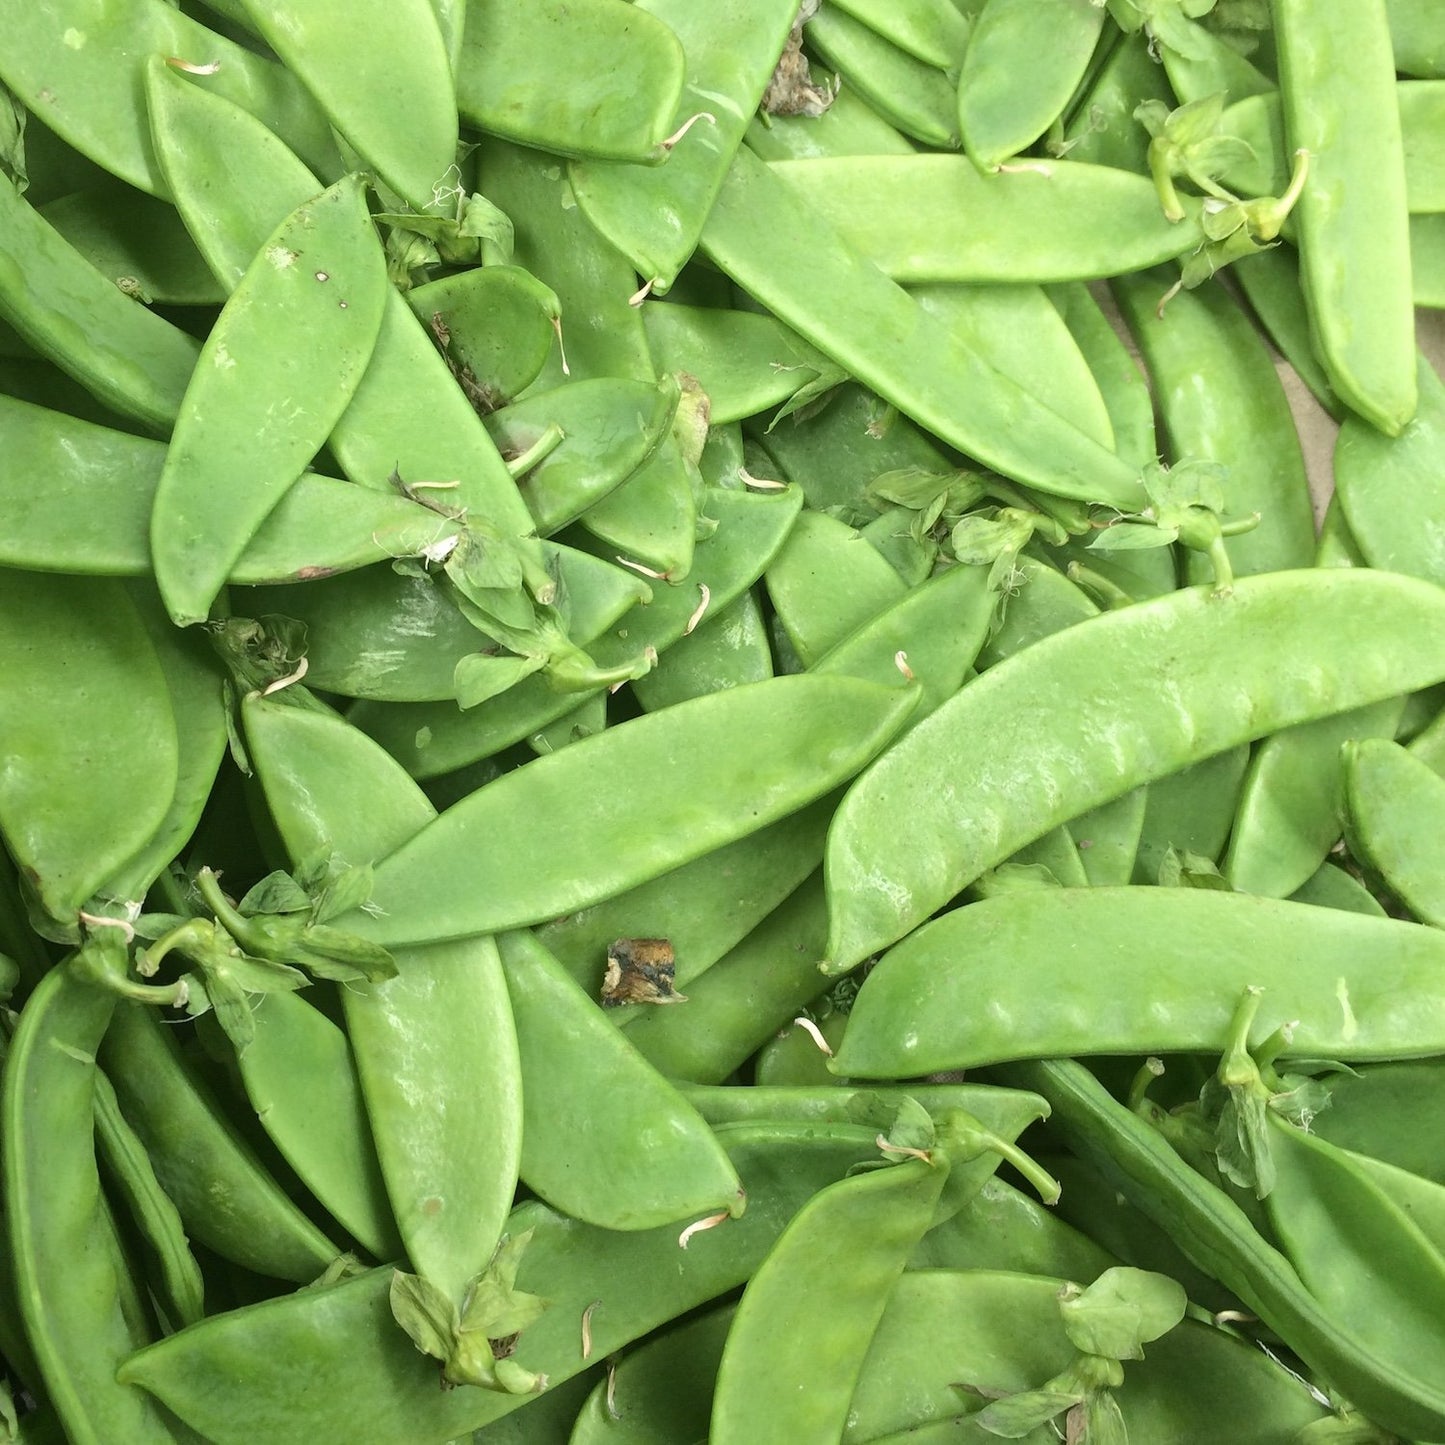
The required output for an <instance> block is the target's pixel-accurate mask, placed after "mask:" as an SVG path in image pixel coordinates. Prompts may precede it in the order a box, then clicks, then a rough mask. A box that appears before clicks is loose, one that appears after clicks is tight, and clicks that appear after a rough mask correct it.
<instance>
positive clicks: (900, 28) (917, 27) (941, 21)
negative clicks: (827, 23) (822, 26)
mask: <svg viewBox="0 0 1445 1445" xmlns="http://www.w3.org/2000/svg"><path fill="white" fill-rule="evenodd" d="M837 5H838V9H840V10H846V11H847V12H848V14H849V15H851V16H852V17H853V18H854V19H855V20H860V21H862V23H863V24H864V25H866V26H867V27H868V28H869V29H870V30H876V31H877V32H878V33H879V34H880V35H882V36H884V37H885V38H886V39H888V40H890V41H892V43H893V44H894V45H896V46H898V48H899V49H900V50H906V51H907V52H908V53H909V54H910V55H915V56H917V57H918V59H919V60H921V61H923V62H924V64H926V65H933V66H936V67H937V68H938V69H939V70H956V69H958V66H959V63H960V62H961V61H962V59H963V51H964V47H965V46H966V45H967V44H968V29H969V27H968V20H967V17H966V16H965V15H964V14H963V13H962V12H961V11H960V10H958V9H957V8H956V7H955V6H954V5H952V4H950V3H949V0H903V3H899V0H837Z"/></svg>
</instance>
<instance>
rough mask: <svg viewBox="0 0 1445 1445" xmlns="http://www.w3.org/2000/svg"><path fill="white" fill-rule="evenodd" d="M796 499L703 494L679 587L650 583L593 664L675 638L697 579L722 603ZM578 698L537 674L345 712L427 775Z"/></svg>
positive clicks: (487, 752) (779, 539)
mask: <svg viewBox="0 0 1445 1445" xmlns="http://www.w3.org/2000/svg"><path fill="white" fill-rule="evenodd" d="M802 501H803V499H802V496H801V495H800V493H799V492H798V491H797V489H790V490H789V491H788V492H785V493H783V494H781V495H777V496H764V495H758V496H754V495H749V494H746V493H742V492H725V491H710V492H709V493H708V494H707V495H706V497H705V498H704V506H705V507H706V509H707V512H708V515H709V516H712V517H714V518H716V519H717V521H718V528H717V531H716V533H715V534H714V535H713V536H712V537H711V538H710V539H708V540H706V541H703V542H700V543H699V544H698V548H697V556H696V562H695V565H694V567H693V569H692V571H691V572H690V574H689V578H688V585H686V586H682V587H669V586H667V585H665V584H664V585H660V586H658V587H656V588H654V590H653V600H652V602H651V603H650V604H649V605H648V606H647V607H646V608H645V609H639V610H638V611H637V612H636V613H634V614H630V615H629V616H628V617H627V618H626V620H625V621H624V622H623V623H622V624H621V625H620V626H618V627H616V628H614V629H612V630H611V631H610V632H608V633H607V634H605V635H604V636H603V637H601V638H598V639H596V640H595V641H594V642H592V643H590V644H589V646H588V649H587V650H588V653H589V655H590V656H591V657H592V659H593V660H594V661H595V662H596V663H597V664H598V666H599V667H609V666H613V665H616V664H620V663H622V662H624V661H625V660H627V659H629V658H635V657H637V656H639V655H640V654H641V652H642V649H643V648H644V647H646V646H649V645H651V646H652V647H655V648H656V649H657V650H658V651H659V652H661V651H662V650H663V649H664V648H666V647H668V646H669V645H671V644H672V643H674V642H676V641H677V640H678V638H680V637H681V636H682V635H683V632H684V630H685V629H686V627H687V623H688V619H689V618H690V617H691V615H692V613H693V612H694V611H695V610H696V608H697V602H698V595H699V594H698V593H697V591H696V590H695V587H696V585H700V584H703V583H705V584H706V585H707V586H708V588H709V590H710V591H711V593H712V602H711V605H712V606H713V607H716V608H718V609H721V608H724V607H726V606H727V605H728V603H729V602H731V601H732V600H733V599H734V598H736V597H738V596H740V595H741V594H742V593H743V592H744V591H745V590H746V589H747V588H748V587H750V586H751V585H752V584H753V583H754V582H755V581H756V580H757V578H758V576H759V575H760V573H761V572H762V570H763V568H765V567H766V566H767V565H768V563H769V562H770V561H771V560H772V558H773V556H774V555H775V554H776V553H777V550H778V548H779V547H780V546H781V545H782V543H783V539H784V538H785V537H786V536H787V533H788V530H789V528H790V527H791V526H792V525H793V521H794V519H795V518H796V517H797V515H798V512H799V510H800V508H801V506H802ZM597 550H599V551H601V550H602V549H601V548H600V547H599V548H598V549H597ZM607 555H609V556H610V555H611V554H610V553H608V554H607ZM582 701H583V698H582V697H581V696H579V695H578V694H576V693H562V692H558V691H557V689H555V688H554V687H552V686H551V685H550V683H548V682H547V680H546V679H545V678H539V677H530V678H526V679H524V680H523V681H522V682H519V683H518V684H517V685H516V686H515V687H512V688H509V689H508V690H507V691H506V692H504V693H502V694H501V695H500V696H498V697H495V698H492V699H490V700H489V701H488V702H484V703H482V704H481V705H480V706H479V707H475V708H471V709H469V710H468V711H467V712H461V711H460V710H459V709H458V708H457V707H456V706H455V705H454V704H450V703H423V704H383V703H365V702H363V703H359V704H358V705H357V706H355V707H353V708H352V709H351V712H350V714H349V716H350V718H351V720H352V721H353V722H354V723H355V724H356V725H357V726H358V727H360V728H361V729H363V731H365V732H367V733H369V734H371V736H372V737H374V738H376V739H377V741H378V742H380V743H381V744H382V745H383V746H384V747H385V748H386V749H387V751H388V752H390V753H391V754H392V756H393V757H395V758H396V759H397V760H398V761H399V762H400V763H401V764H402V766H403V767H405V768H406V770H407V771H408V772H409V773H411V775H412V776H413V777H416V778H430V777H435V776H436V775H437V774H439V773H447V772H451V771H453V770H454V769H456V768H460V767H465V766H466V765H467V764H469V763H474V762H476V761H477V760H478V759H480V758H486V757H490V756H491V755H492V754H494V753H497V752H500V751H501V750H502V749H503V748H506V747H510V746H511V745H512V744H513V743H515V742H520V741H521V740H522V739H523V738H525V737H527V736H528V735H529V734H531V733H534V732H536V731H537V729H538V728H541V727H544V726H545V725H546V724H547V723H550V722H553V721H555V720H556V719H557V718H559V717H563V716H565V715H566V714H567V713H569V712H571V711H572V710H573V709H574V708H575V707H577V705H578V704H579V703H580V702H582Z"/></svg>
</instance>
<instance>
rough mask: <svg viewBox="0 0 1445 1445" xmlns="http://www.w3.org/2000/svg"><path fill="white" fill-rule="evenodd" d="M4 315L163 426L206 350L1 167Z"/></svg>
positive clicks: (99, 394)
mask: <svg viewBox="0 0 1445 1445" xmlns="http://www.w3.org/2000/svg"><path fill="white" fill-rule="evenodd" d="M0 238H3V239H0V316H3V317H4V318H5V320H7V321H8V322H9V323H10V324H11V325H12V326H14V327H15V329H16V330H17V331H18V332H19V333H20V335H21V336H23V337H24V338H25V340H26V341H28V342H29V343H30V344H31V345H32V346H33V347H35V349H36V350H37V351H38V352H40V354H41V355H43V356H47V357H49V358H50V359H51V360H52V361H54V362H55V363H56V365H57V366H59V367H60V368H61V369H62V370H63V371H65V372H67V373H69V374H70V375H71V376H73V377H74V378H75V380H76V381H78V382H79V383H80V384H81V385H82V386H84V387H85V388H86V389H87V390H88V391H90V392H91V393H93V394H94V395H95V397H96V398H97V399H98V400H100V401H102V402H104V403H105V405H106V406H108V407H110V408H111V409H112V410H114V411H116V412H119V413H121V414H122V415H125V416H130V417H134V418H136V420H138V421H140V422H141V423H143V424H144V425H145V426H146V427H147V428H149V429H150V430H152V431H154V432H157V433H161V434H164V433H165V432H167V431H169V430H170V428H171V424H172V422H173V421H174V420H175V417H176V412H177V410H178V408H179V407H180V405H181V399H182V397H183V396H184V394H185V391H186V388H187V385H188V383H189V381H190V377H191V372H192V370H193V368H194V367H195V365H196V360H197V357H198V356H199V355H200V350H201V348H200V346H199V344H198V343H197V342H196V340H195V338H194V337H192V336H189V335H188V334H187V333H186V332H184V331H182V330H180V328H179V327H176V326H173V325H171V323H170V322H169V321H166V320H164V319H163V318H162V317H160V316H158V315H156V314H155V313H154V312H152V311H148V310H147V309H146V308H145V307H144V306H142V305H141V304H140V302H139V301H137V300H136V299H134V298H133V297H131V296H127V295H126V294H125V293H124V292H123V291H121V290H120V289H119V288H118V287H117V286H115V285H114V283H113V282H111V281H110V280H109V279H108V278H107V277H106V276H105V275H104V274H103V273H102V272H101V271H98V270H97V269H96V268H95V267H94V266H93V265H92V264H91V263H90V262H89V261H88V260H86V258H85V257H84V256H82V255H81V254H80V252H78V251H77V250H76V249H75V248H74V247H73V246H72V245H71V244H70V242H69V241H67V240H66V239H65V238H64V237H63V236H62V235H61V234H60V233H59V232H58V231H56V230H55V229H54V228H53V227H52V226H51V225H50V224H49V223H48V222H47V221H46V220H45V218H44V217H43V216H42V215H41V214H40V213H39V212H38V211H37V210H35V208H34V207H33V206H31V205H30V204H29V203H28V202H27V201H26V200H25V199H24V198H23V197H22V196H21V194H20V192H19V191H18V190H17V189H16V188H15V186H14V184H13V183H12V182H11V181H10V180H9V178H8V177H5V176H0Z"/></svg>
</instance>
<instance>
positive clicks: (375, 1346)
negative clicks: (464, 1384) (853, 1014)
mask: <svg viewBox="0 0 1445 1445" xmlns="http://www.w3.org/2000/svg"><path fill="white" fill-rule="evenodd" d="M873 1134H874V1131H872V1130H866V1129H859V1128H857V1127H856V1126H840V1125H835V1126H832V1127H829V1128H820V1127H816V1126H814V1127H811V1128H785V1127H779V1126H776V1125H772V1126H768V1125H762V1126H741V1127H737V1128H733V1129H728V1130H726V1131H724V1132H723V1133H721V1134H720V1137H721V1138H722V1139H723V1140H724V1142H725V1143H726V1145H727V1148H728V1153H729V1155H730V1157H731V1158H732V1161H733V1164H734V1167H735V1168H736V1169H737V1171H738V1174H739V1176H740V1177H741V1178H742V1179H743V1182H744V1184H745V1185H746V1187H747V1190H748V1210H747V1213H746V1214H744V1215H742V1216H741V1217H740V1218H738V1219H733V1220H729V1221H728V1222H727V1223H725V1224H723V1225H720V1226H719V1227H718V1228H716V1229H712V1230H708V1231H706V1232H705V1233H703V1234H701V1235H698V1236H695V1237H692V1238H690V1239H689V1241H688V1244H687V1247H686V1248H685V1249H681V1248H679V1246H678V1231H677V1228H676V1226H675V1225H669V1226H667V1227H665V1228H661V1229H655V1230H642V1231H622V1230H604V1229H598V1228H597V1227H596V1226H595V1225H584V1224H579V1223H577V1222H576V1221H574V1220H570V1219H567V1218H565V1216H562V1215H559V1214H555V1213H553V1212H552V1211H551V1210H550V1209H547V1208H546V1207H545V1206H543V1205H539V1204H536V1203H531V1204H524V1205H521V1206H520V1207H518V1208H517V1209H515V1210H514V1211H513V1212H512V1216H511V1219H510V1221H509V1229H508V1232H509V1234H510V1235H511V1236H512V1237H513V1238H515V1237H516V1236H518V1235H520V1234H521V1233H523V1232H524V1231H526V1230H531V1231H532V1233H531V1238H530V1240H529V1242H528V1244H527V1248H526V1251H525V1253H524V1254H523V1256H522V1262H521V1268H520V1270H519V1271H518V1275H517V1283H518V1286H519V1287H520V1288H522V1289H524V1290H527V1291H528V1292H530V1293H534V1294H539V1295H541V1296H542V1297H543V1298H545V1299H546V1300H547V1301H548V1308H547V1310H546V1311H545V1312H544V1313H543V1315H542V1316H541V1318H540V1319H539V1320H537V1321H536V1323H534V1324H532V1325H531V1326H529V1327H528V1329H527V1330H525V1331H524V1332H523V1334H522V1337H521V1339H520V1340H519V1341H518V1345H517V1355H516V1358H517V1359H519V1360H521V1361H523V1362H524V1363H525V1364H526V1365H527V1366H528V1368H531V1369H534V1370H540V1371H542V1372H544V1373H545V1374H546V1375H547V1377H548V1380H549V1382H550V1383H552V1384H553V1385H556V1384H559V1383H561V1382H562V1381H564V1380H567V1379H569V1378H570V1377H572V1376H573V1375H575V1374H577V1373H578V1372H579V1371H581V1370H583V1369H584V1368H586V1366H587V1364H588V1357H587V1356H584V1354H583V1336H582V1320H583V1317H584V1314H585V1315H586V1318H587V1322H588V1337H589V1338H590V1343H591V1356H590V1358H591V1359H592V1360H599V1359H603V1358H605V1357H606V1356H607V1355H609V1354H611V1353H612V1352H613V1351H615V1350H617V1349H619V1348H621V1347H622V1346H623V1345H625V1344H627V1343H628V1342H630V1341H631V1340H634V1339H637V1338H639V1337H641V1336H642V1335H644V1334H646V1333H648V1332H649V1331H650V1330H653V1329H656V1328H658V1327H659V1326H660V1325H663V1324H665V1323H667V1322H668V1321H669V1320H673V1319H676V1318H677V1317H678V1316H679V1315H681V1314H683V1313H685V1312H686V1311H688V1310H690V1309H694V1308H696V1307H697V1306H698V1305H700V1304H705V1303H706V1302H707V1301H709V1300H712V1299H716V1298H717V1297H718V1296H719V1295H721V1294H724V1293H726V1292H727V1291H729V1290H731V1289H735V1288H736V1287H737V1286H738V1285H740V1284H741V1283H742V1282H743V1281H744V1280H745V1279H747V1278H749V1277H750V1276H751V1275H752V1274H753V1273H754V1272H755V1271H756V1270H757V1268H758V1265H759V1264H760V1263H761V1261H762V1260H763V1258H764V1257H765V1256H766V1254H767V1252H768V1251H769V1249H770V1248H771V1247H772V1245H773V1243H774V1241H775V1240H776V1239H777V1238H778V1235H779V1234H780V1233H781V1231H782V1229H783V1227H784V1225H785V1224H786V1223H787V1221H788V1220H789V1219H791V1218H792V1217H793V1215H794V1214H796V1213H797V1211H798V1210H799V1209H800V1208H801V1207H802V1206H803V1205H804V1204H805V1203H806V1202H807V1200H809V1199H810V1198H811V1197H812V1196H813V1195H814V1194H815V1193H817V1191H818V1190H819V1189H821V1188H823V1187H825V1186H826V1185H828V1184H831V1183H832V1182H833V1181H834V1180H836V1179H839V1178H841V1177H842V1175H843V1174H844V1173H845V1171H846V1170H847V1169H848V1168H849V1166H850V1165H852V1164H854V1163H856V1162H858V1161H859V1160H861V1159H865V1158H868V1157H870V1156H876V1146H875V1145H874V1143H873ZM390 1286H391V1271H390V1270H371V1271H368V1272H367V1273H366V1274H364V1275H361V1276H360V1277H358V1278H356V1279H353V1280H350V1281H348V1282H346V1283H344V1284H340V1285H336V1286H333V1287H330V1288H325V1289H318V1290H307V1291H303V1292H302V1293H300V1294H296V1295H291V1296H289V1297H287V1298H283V1299H279V1300H273V1301H269V1302H267V1303H264V1304H261V1305H256V1306H253V1307H251V1308H250V1309H244V1310H237V1311H233V1312H232V1313H230V1314H225V1315H218V1316H215V1317H213V1318H212V1319H210V1320H207V1321H205V1322H204V1323H203V1324H201V1325H197V1326H194V1327H192V1328H191V1329H190V1330H185V1331H182V1332H181V1333H179V1334H176V1335H172V1336H171V1337H170V1338H169V1339H168V1340H165V1341H163V1342H161V1343H160V1344H159V1345H158V1346H156V1347H154V1348H153V1349H150V1350H147V1351H143V1352H140V1353H137V1354H135V1355H133V1356H131V1358H130V1359H129V1360H128V1361H127V1362H126V1364H125V1366H124V1368H123V1374H124V1376H125V1378H126V1380H127V1381H128V1382H130V1383H134V1384H138V1385H141V1386H142V1387H143V1388H145V1389H147V1390H150V1391H152V1392H153V1393H155V1394H156V1395H158V1396H159V1397H160V1398H161V1399H162V1400H163V1401H164V1402H165V1404H166V1405H167V1406H168V1407H169V1408H170V1409H171V1410H172V1411H174V1412H175V1413H176V1414H177V1415H179V1416H180V1418H181V1419H182V1420H184V1421H185V1423H186V1424H188V1425H189V1426H191V1428H192V1429H195V1430H197V1431H199V1432H200V1433H201V1434H203V1435H204V1436H205V1437H206V1438H208V1439H210V1440H213V1441H215V1442H216V1445H233V1442H237V1445H239V1442H241V1441H243V1440H249V1439H254V1438H256V1434H257V1432H260V1433H261V1434H263V1435H264V1436H265V1438H266V1439H267V1440H268V1441H275V1442H276V1445H306V1442H310V1445H355V1442H356V1441H358V1440H364V1439H372V1440H378V1441H380V1440H393V1439H395V1440H403V1439H404V1440H408V1441H414V1442H416V1445H433V1442H434V1445H443V1442H447V1441H451V1440H454V1439H456V1438H457V1437H458V1436H464V1435H466V1434H467V1433H469V1432H470V1431H472V1430H476V1429H480V1428H481V1427H482V1426H483V1425H486V1424H488V1423H490V1422H491V1421H493V1420H496V1419H499V1418H500V1417H501V1416H503V1415H506V1414H508V1413H510V1412H511V1411H513V1410H515V1409H517V1408H518V1407H519V1406H523V1405H525V1404H526V1401H527V1399H528V1398H529V1397H528V1396H521V1395H506V1394H502V1393H500V1392H497V1391H492V1390H472V1389H458V1390H446V1391H443V1390H439V1389H438V1388H437V1372H436V1370H435V1368H434V1367H433V1365H432V1364H431V1363H430V1362H428V1361H427V1360H426V1359H425V1358H423V1357H422V1356H421V1355H420V1354H418V1352H417V1351H416V1350H415V1349H414V1348H413V1347H412V1344H411V1342H410V1341H409V1340H408V1339H407V1338H406V1337H405V1336H404V1335H403V1334H402V1333H401V1332H400V1331H399V1330H398V1329H397V1328H396V1326H395V1324H394V1323H393V1322H392V1319H391V1311H390V1307H389V1305H388V1303H387V1295H388V1291H389V1289H390ZM598 1301H600V1303H598ZM303 1380H305V1381H309V1382H310V1383H309V1385H307V1386H306V1387H305V1388H301V1383H302V1381H303ZM242 1402H244V1418H243V1414H242V1409H243V1405H242Z"/></svg>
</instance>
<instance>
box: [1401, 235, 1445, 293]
mask: <svg viewBox="0 0 1445 1445" xmlns="http://www.w3.org/2000/svg"><path fill="white" fill-rule="evenodd" d="M1410 290H1411V293H1412V295H1413V296H1414V300H1415V305H1416V306H1429V307H1433V308H1435V309H1437V310H1438V309H1439V308H1441V307H1445V221H1442V220H1441V218H1440V216H1439V215H1438V214H1437V215H1431V216H1411V217H1410Z"/></svg>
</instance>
